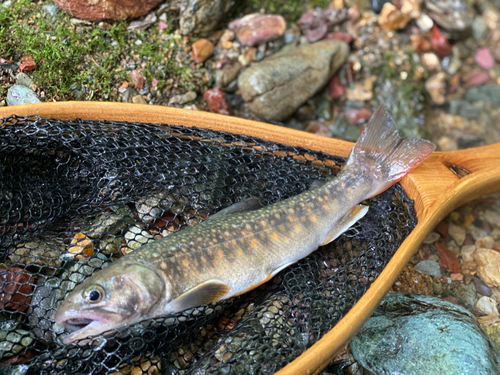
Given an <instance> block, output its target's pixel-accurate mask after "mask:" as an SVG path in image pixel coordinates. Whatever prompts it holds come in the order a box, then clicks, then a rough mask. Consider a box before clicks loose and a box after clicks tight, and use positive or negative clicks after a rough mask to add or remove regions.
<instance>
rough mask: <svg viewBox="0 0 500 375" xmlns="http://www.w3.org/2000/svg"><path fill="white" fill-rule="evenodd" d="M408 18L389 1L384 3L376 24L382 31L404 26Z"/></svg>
mask: <svg viewBox="0 0 500 375" xmlns="http://www.w3.org/2000/svg"><path fill="white" fill-rule="evenodd" d="M409 21H410V18H409V17H408V16H407V15H406V14H403V13H402V12H400V11H399V10H398V8H396V7H395V6H394V5H392V4H391V3H385V4H384V6H383V7H382V11H381V12H380V15H379V17H378V24H379V25H380V28H381V29H382V30H384V31H392V30H398V29H402V28H404V27H405V26H406V25H407V24H408V22H409Z"/></svg>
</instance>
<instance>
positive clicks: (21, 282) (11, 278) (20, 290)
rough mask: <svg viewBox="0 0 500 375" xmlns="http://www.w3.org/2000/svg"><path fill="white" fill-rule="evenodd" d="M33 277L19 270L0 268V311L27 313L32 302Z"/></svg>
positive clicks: (16, 268) (17, 268) (15, 268)
mask: <svg viewBox="0 0 500 375" xmlns="http://www.w3.org/2000/svg"><path fill="white" fill-rule="evenodd" d="M31 292H33V276H32V275H31V273H30V272H28V271H26V270H24V269H22V268H19V267H11V268H0V310H4V309H5V310H10V311H18V310H19V311H25V310H26V309H27V308H28V306H29V303H30V301H31V296H30V294H31Z"/></svg>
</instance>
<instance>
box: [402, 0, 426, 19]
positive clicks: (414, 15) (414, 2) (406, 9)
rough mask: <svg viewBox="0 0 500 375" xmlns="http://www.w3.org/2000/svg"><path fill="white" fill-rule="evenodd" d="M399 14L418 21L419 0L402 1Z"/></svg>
mask: <svg viewBox="0 0 500 375" xmlns="http://www.w3.org/2000/svg"><path fill="white" fill-rule="evenodd" d="M401 13H403V14H406V15H407V16H408V17H410V19H418V18H419V17H420V15H421V6H420V1H419V0H402V5H401Z"/></svg>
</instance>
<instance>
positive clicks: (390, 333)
mask: <svg viewBox="0 0 500 375" xmlns="http://www.w3.org/2000/svg"><path fill="white" fill-rule="evenodd" d="M351 349H352V354H353V356H354V358H355V359H356V360H357V361H358V362H359V363H360V364H361V365H362V366H363V367H364V368H366V369H367V370H369V371H371V372H373V373H375V374H405V375H410V374H415V375H416V374H418V375H420V374H428V375H434V374H435V375H437V374H447V375H454V374H492V375H493V374H499V373H500V352H499V350H498V349H497V348H496V347H495V344H494V343H493V342H492V341H491V340H490V339H489V338H488V336H487V335H486V334H485V333H484V332H483V331H482V330H481V328H480V327H479V324H478V322H477V320H476V319H475V318H474V316H473V315H472V314H471V313H470V312H468V311H467V310H466V309H464V308H463V307H461V306H459V305H455V304H453V303H450V302H447V301H443V300H441V299H439V298H435V297H428V296H422V295H411V294H399V293H393V294H388V295H387V296H386V297H385V299H384V300H383V301H382V303H381V304H380V306H379V307H378V308H377V309H376V310H375V312H374V313H373V316H372V317H371V318H370V319H369V320H368V322H366V324H365V325H364V326H363V328H361V330H360V331H359V332H358V334H357V335H356V336H355V337H354V338H353V339H352V341H351Z"/></svg>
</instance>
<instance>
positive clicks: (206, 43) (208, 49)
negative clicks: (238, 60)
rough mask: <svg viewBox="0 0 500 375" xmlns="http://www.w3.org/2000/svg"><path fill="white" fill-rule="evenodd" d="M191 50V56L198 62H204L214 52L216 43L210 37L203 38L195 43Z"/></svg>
mask: <svg viewBox="0 0 500 375" xmlns="http://www.w3.org/2000/svg"><path fill="white" fill-rule="evenodd" d="M192 48H193V49H192V51H191V58H192V59H193V60H194V61H195V62H197V63H202V62H204V61H205V60H206V59H208V58H209V57H210V56H212V54H213V53H214V45H213V44H212V42H211V41H210V40H208V39H205V38H201V39H198V40H197V41H196V42H194V43H193V46H192Z"/></svg>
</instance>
